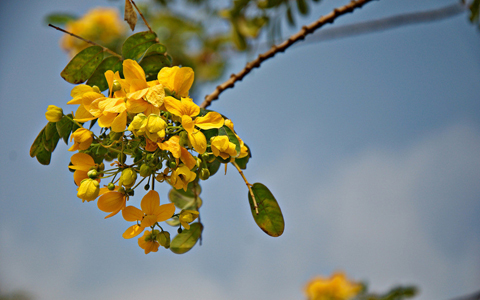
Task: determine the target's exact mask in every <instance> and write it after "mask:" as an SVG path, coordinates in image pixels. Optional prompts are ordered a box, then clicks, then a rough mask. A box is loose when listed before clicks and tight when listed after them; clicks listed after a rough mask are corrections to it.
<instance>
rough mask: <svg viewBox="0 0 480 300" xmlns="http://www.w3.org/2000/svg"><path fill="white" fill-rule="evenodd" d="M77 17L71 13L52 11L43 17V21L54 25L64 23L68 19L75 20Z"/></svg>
mask: <svg viewBox="0 0 480 300" xmlns="http://www.w3.org/2000/svg"><path fill="white" fill-rule="evenodd" d="M76 19H77V17H76V16H74V15H72V14H67V13H53V14H49V15H48V16H46V17H45V23H47V24H55V25H64V24H66V23H67V22H69V21H73V20H76Z"/></svg>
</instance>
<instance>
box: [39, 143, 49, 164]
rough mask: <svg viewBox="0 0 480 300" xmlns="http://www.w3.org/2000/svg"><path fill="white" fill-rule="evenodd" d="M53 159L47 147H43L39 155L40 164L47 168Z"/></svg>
mask: <svg viewBox="0 0 480 300" xmlns="http://www.w3.org/2000/svg"><path fill="white" fill-rule="evenodd" d="M51 157H52V152H49V151H47V150H46V149H45V147H42V148H41V149H40V151H39V152H38V153H37V160H38V162H39V163H41V164H42V165H45V166H46V165H49V164H50V158H51Z"/></svg>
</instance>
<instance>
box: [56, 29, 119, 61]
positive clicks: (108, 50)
mask: <svg viewBox="0 0 480 300" xmlns="http://www.w3.org/2000/svg"><path fill="white" fill-rule="evenodd" d="M48 26H50V27H53V28H55V29H56V30H58V31H61V32H64V33H66V34H69V35H71V36H73V37H75V38H77V39H79V40H82V41H84V42H86V43H89V44H91V45H93V46H99V47H102V49H103V51H105V52H108V53H110V54H111V55H114V56H117V57H120V58H122V56H121V55H120V54H117V53H115V52H113V51H112V50H110V49H108V48H107V47H103V46H102V45H99V44H97V43H95V42H92V41H90V40H87V39H84V38H82V37H81V36H78V35H76V34H73V33H71V32H68V31H66V30H64V29H62V28H60V27H57V26H54V25H52V24H48Z"/></svg>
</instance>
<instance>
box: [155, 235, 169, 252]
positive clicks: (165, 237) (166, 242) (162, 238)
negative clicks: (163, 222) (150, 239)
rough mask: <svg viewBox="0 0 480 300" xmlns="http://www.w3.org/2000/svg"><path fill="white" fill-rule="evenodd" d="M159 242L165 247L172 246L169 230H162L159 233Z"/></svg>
mask: <svg viewBox="0 0 480 300" xmlns="http://www.w3.org/2000/svg"><path fill="white" fill-rule="evenodd" d="M157 242H158V243H159V244H160V246H163V247H165V249H168V248H170V233H169V232H168V231H162V232H160V233H158V234H157Z"/></svg>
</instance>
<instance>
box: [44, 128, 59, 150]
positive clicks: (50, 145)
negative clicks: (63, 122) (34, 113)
mask: <svg viewBox="0 0 480 300" xmlns="http://www.w3.org/2000/svg"><path fill="white" fill-rule="evenodd" d="M59 140H60V135H59V134H58V132H57V130H55V132H54V134H53V136H52V137H51V138H50V139H49V140H48V141H44V143H43V146H44V147H45V149H46V150H47V151H49V152H53V151H54V150H55V148H56V147H57V144H58V141H59Z"/></svg>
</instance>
